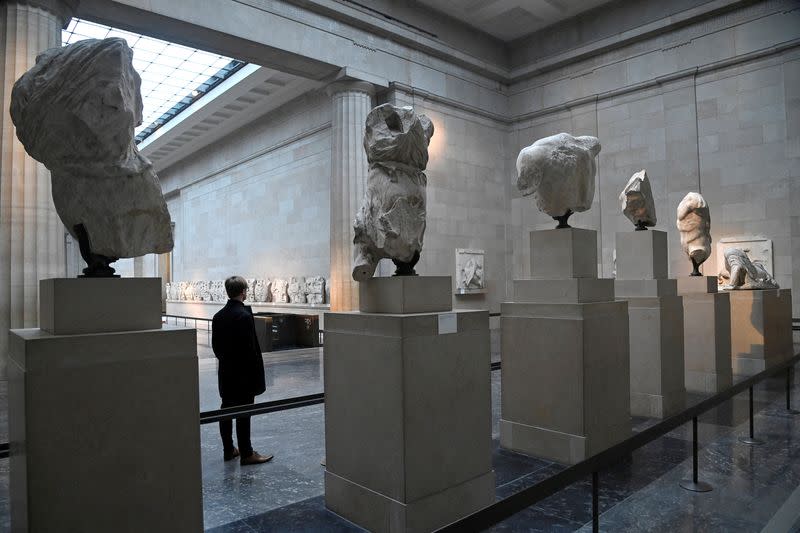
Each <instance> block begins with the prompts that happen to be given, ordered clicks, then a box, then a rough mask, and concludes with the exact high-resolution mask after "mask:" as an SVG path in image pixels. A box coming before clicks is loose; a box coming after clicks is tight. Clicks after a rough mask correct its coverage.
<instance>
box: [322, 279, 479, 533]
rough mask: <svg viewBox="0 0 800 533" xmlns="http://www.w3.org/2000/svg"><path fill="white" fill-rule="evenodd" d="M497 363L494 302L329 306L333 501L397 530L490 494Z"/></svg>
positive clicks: (360, 520) (444, 517)
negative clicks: (470, 306) (436, 308)
mask: <svg viewBox="0 0 800 533" xmlns="http://www.w3.org/2000/svg"><path fill="white" fill-rule="evenodd" d="M446 279H447V278H446ZM447 283H448V287H449V283H450V280H449V279H447ZM488 370H489V315H488V313H487V312H486V311H457V312H444V313H420V314H386V313H356V312H354V313H326V314H325V448H326V471H325V504H326V505H327V507H328V508H329V509H330V510H332V511H334V512H335V513H338V514H340V515H342V516H343V517H345V518H347V519H348V520H351V521H353V522H355V523H356V524H358V525H360V526H362V527H364V528H367V529H369V530H370V531H392V532H394V531H430V530H432V529H436V528H437V527H440V526H443V525H445V524H447V523H449V522H451V521H453V520H455V519H457V518H459V517H461V516H464V515H466V514H469V513H471V512H473V511H476V510H477V509H479V508H481V507H484V506H486V505H489V504H490V503H492V502H493V501H494V472H493V471H492V464H491V455H492V443H491V383H490V373H489V371H488Z"/></svg>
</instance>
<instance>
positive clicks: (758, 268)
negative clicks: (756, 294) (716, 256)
mask: <svg viewBox="0 0 800 533" xmlns="http://www.w3.org/2000/svg"><path fill="white" fill-rule="evenodd" d="M719 281H720V288H722V289H724V290H736V289H743V290H754V289H778V288H780V287H779V286H778V284H777V283H776V282H775V279H774V278H773V277H772V275H771V274H770V273H769V272H767V269H765V268H764V266H763V265H761V264H760V263H754V262H753V261H751V260H750V258H749V257H748V256H747V253H745V251H744V250H740V249H739V248H728V249H727V250H725V266H724V267H723V270H722V271H721V272H720V273H719Z"/></svg>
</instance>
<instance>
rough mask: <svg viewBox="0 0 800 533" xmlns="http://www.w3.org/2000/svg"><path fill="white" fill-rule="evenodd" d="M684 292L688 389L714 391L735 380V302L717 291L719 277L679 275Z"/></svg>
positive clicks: (679, 287)
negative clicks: (732, 350)
mask: <svg viewBox="0 0 800 533" xmlns="http://www.w3.org/2000/svg"><path fill="white" fill-rule="evenodd" d="M678 294H680V295H681V296H683V335H684V343H683V357H684V372H685V383H686V389H687V390H691V391H697V392H706V393H714V392H720V391H722V390H725V389H727V388H728V387H730V386H731V384H732V383H733V368H732V365H731V355H730V354H731V302H730V296H729V295H728V294H727V293H721V292H717V278H716V277H714V276H695V277H688V276H687V277H682V278H678Z"/></svg>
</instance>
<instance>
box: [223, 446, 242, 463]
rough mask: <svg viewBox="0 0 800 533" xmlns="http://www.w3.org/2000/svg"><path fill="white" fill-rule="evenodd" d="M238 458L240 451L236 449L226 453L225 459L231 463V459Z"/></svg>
mask: <svg viewBox="0 0 800 533" xmlns="http://www.w3.org/2000/svg"><path fill="white" fill-rule="evenodd" d="M237 457H239V449H238V448H234V449H233V451H232V452H225V455H224V456H223V459H225V460H226V461H230V460H231V459H235V458H237Z"/></svg>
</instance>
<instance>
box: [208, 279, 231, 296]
mask: <svg viewBox="0 0 800 533" xmlns="http://www.w3.org/2000/svg"><path fill="white" fill-rule="evenodd" d="M209 287H210V290H211V300H212V301H214V302H227V301H228V293H226V292H225V282H224V281H222V280H221V279H215V280H213V281H210V282H209Z"/></svg>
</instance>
